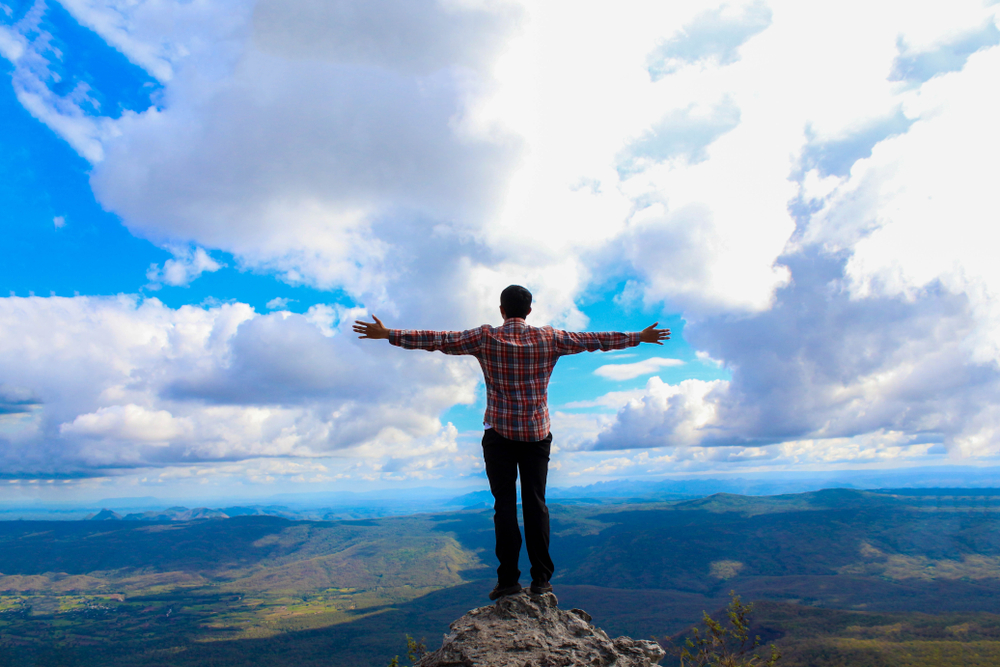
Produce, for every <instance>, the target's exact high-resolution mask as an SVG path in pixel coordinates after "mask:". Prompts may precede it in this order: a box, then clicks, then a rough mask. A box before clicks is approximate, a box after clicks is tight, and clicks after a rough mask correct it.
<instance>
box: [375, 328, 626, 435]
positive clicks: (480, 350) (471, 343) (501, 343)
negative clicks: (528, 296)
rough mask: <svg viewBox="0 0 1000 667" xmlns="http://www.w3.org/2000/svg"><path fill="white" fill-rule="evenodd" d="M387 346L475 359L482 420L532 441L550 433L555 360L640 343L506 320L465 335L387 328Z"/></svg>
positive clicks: (622, 336)
mask: <svg viewBox="0 0 1000 667" xmlns="http://www.w3.org/2000/svg"><path fill="white" fill-rule="evenodd" d="M389 342H390V343H392V344H393V345H398V346H400V347H404V348H408V349H421V350H429V351H434V350H437V351H440V352H444V353H445V354H468V355H473V356H475V357H476V358H477V359H479V364H480V366H482V369H483V377H484V379H485V380H486V414H485V416H484V419H483V421H484V422H485V423H486V424H488V425H490V426H491V427H493V428H494V429H496V430H497V432H498V433H500V434H501V435H503V436H504V437H505V438H510V439H511V440H523V441H536V440H541V439H542V438H544V437H545V436H546V435H548V433H549V410H548V397H547V390H548V385H549V378H550V377H551V376H552V370H553V368H555V365H556V361H558V360H559V357H561V356H563V355H566V354H576V353H578V352H586V351H597V350H617V349H622V348H625V347H632V346H634V345H638V344H639V342H640V334H639V333H618V332H607V331H605V332H570V331H562V330H560V329H553V328H552V327H548V326H546V327H532V326H529V325H528V324H526V323H525V321H524V319H523V318H520V317H511V318H507V319H506V320H505V321H504V323H503V325H502V326H500V327H493V326H490V325H488V324H484V325H483V326H481V327H478V328H476V329H467V330H466V331H412V330H410V331H408V330H401V329H390V330H389Z"/></svg>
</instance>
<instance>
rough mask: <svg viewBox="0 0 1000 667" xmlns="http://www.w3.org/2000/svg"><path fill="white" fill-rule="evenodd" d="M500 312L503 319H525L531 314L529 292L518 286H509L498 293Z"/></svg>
mask: <svg viewBox="0 0 1000 667" xmlns="http://www.w3.org/2000/svg"><path fill="white" fill-rule="evenodd" d="M500 312H501V313H502V314H503V316H504V319H509V318H511V317H520V318H522V319H523V318H525V317H527V316H528V313H530V312H531V292H529V291H528V290H526V289H524V288H523V287H521V286H520V285H511V286H510V287H507V288H505V289H504V291H502V292H500Z"/></svg>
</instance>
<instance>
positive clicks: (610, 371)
mask: <svg viewBox="0 0 1000 667" xmlns="http://www.w3.org/2000/svg"><path fill="white" fill-rule="evenodd" d="M683 365H684V362H683V361H681V360H680V359H666V358H664V357H654V358H652V359H643V360H642V361H637V362H635V363H631V364H605V365H603V366H600V367H598V368H597V370H595V371H594V375H597V376H599V377H602V378H607V379H608V380H618V381H621V380H631V379H632V378H637V377H640V376H642V375H650V374H651V373H655V372H656V371H658V370H660V369H661V368H667V367H669V366H683Z"/></svg>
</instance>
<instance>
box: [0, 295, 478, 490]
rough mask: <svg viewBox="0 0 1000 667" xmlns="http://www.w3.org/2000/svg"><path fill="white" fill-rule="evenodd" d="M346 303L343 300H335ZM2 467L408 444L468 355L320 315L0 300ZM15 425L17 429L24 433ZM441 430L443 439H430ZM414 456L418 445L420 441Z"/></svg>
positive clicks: (426, 433) (461, 372)
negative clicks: (376, 337)
mask: <svg viewBox="0 0 1000 667" xmlns="http://www.w3.org/2000/svg"><path fill="white" fill-rule="evenodd" d="M346 312H347V313H348V314H351V313H352V312H353V311H346ZM0 322H3V325H2V326H0V377H6V378H17V379H18V382H19V383H21V384H18V385H14V386H12V385H9V384H7V385H4V388H3V395H2V405H3V407H4V410H5V412H7V413H17V412H27V411H29V410H30V411H31V412H32V413H33V414H34V415H35V417H37V419H38V423H37V424H35V423H34V422H32V424H34V426H33V427H32V428H33V430H31V432H30V433H25V434H22V436H19V437H15V436H16V435H17V434H16V433H13V432H12V430H11V429H3V430H0V458H2V460H3V461H4V467H5V469H6V470H35V471H45V470H50V471H51V472H56V471H66V470H86V469H90V468H94V467H111V468H114V467H123V466H124V467H132V466H140V465H168V464H174V463H185V462H187V463H191V462H197V461H206V460H209V461H210V460H240V459H248V458H255V457H261V456H297V457H310V456H319V455H330V454H334V453H338V452H340V453H341V454H343V453H344V452H353V455H357V456H360V457H362V458H363V459H375V460H378V459H380V457H386V456H388V457H392V456H393V455H394V453H395V452H396V451H397V448H399V447H404V446H405V447H406V449H407V450H408V451H409V452H410V453H411V454H412V453H414V452H416V451H418V450H419V449H420V443H421V442H424V441H425V440H426V441H427V442H430V443H433V442H438V443H439V444H438V445H434V446H432V448H431V449H432V450H434V451H438V450H441V451H442V455H443V451H444V450H442V447H445V445H443V444H441V443H442V442H444V441H442V440H441V438H442V437H444V436H442V434H447V433H450V432H451V431H448V427H447V426H445V425H442V424H441V422H440V421H439V420H438V416H439V415H440V413H441V412H442V411H443V410H444V409H446V408H447V407H449V406H451V405H453V404H455V403H457V402H471V401H473V400H474V397H475V393H474V392H475V386H476V383H477V380H478V369H477V368H475V367H474V365H470V364H469V363H467V362H468V360H458V359H450V358H447V357H444V355H429V354H428V355H422V354H414V353H412V352H411V353H408V354H407V353H405V352H403V351H400V350H396V349H394V348H390V347H389V346H388V345H381V346H379V345H373V344H371V343H370V342H369V343H368V344H367V345H365V344H363V343H359V342H358V341H357V340H356V339H355V338H353V337H352V336H350V335H345V334H343V333H341V327H342V326H346V325H345V324H344V323H343V322H340V321H336V322H331V324H332V326H333V327H334V330H333V331H332V332H331V335H329V336H327V335H324V333H323V331H321V329H320V326H319V325H317V324H314V323H312V322H310V321H309V319H308V318H307V317H306V316H303V315H294V314H292V313H288V312H280V313H274V314H270V315H258V314H256V313H255V312H254V311H253V310H252V309H251V308H249V307H248V306H246V305H244V304H226V305H222V306H217V307H214V308H198V307H191V306H184V307H182V308H179V309H171V308H167V307H166V306H164V305H163V304H161V303H160V302H159V301H157V300H156V299H147V300H145V301H138V300H137V299H135V298H134V297H119V298H114V299H109V298H93V297H77V298H71V299H68V298H58V297H53V298H47V299H42V298H35V297H32V298H27V299H22V298H16V297H15V298H8V299H0ZM27 426H28V425H26V426H25V427H24V428H27ZM449 439H450V440H451V441H453V439H454V437H453V433H452V436H447V437H446V438H445V440H449ZM429 451H430V450H429Z"/></svg>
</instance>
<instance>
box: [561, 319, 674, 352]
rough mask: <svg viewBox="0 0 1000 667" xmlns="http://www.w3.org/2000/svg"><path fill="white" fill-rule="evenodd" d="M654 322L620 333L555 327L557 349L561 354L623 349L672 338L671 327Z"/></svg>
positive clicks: (658, 343) (659, 343)
mask: <svg viewBox="0 0 1000 667" xmlns="http://www.w3.org/2000/svg"><path fill="white" fill-rule="evenodd" d="M657 324H659V322H654V323H653V324H651V325H649V326H648V327H646V328H645V329H643V330H642V331H634V332H632V333H619V332H617V331H592V332H591V331H588V332H572V331H561V330H559V329H554V330H553V333H554V334H555V344H556V350H557V352H558V353H559V354H577V353H578V352H596V351H598V350H604V351H607V350H621V349H624V348H626V347H635V346H636V345H638V344H639V343H656V344H657V345H663V343H662V342H661V341H664V340H669V339H670V329H657V328H656V325H657Z"/></svg>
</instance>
